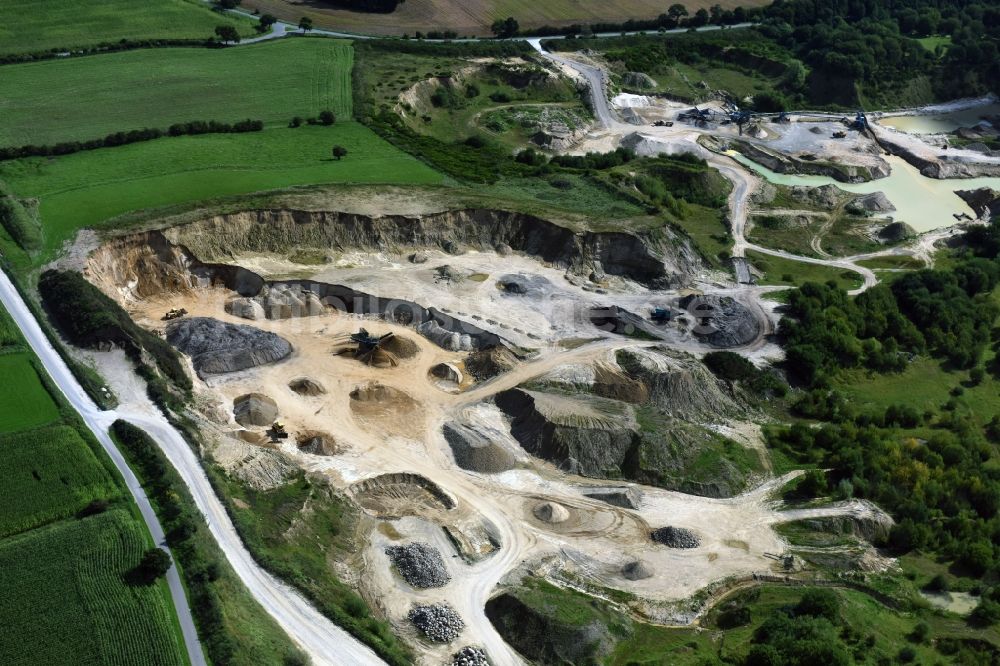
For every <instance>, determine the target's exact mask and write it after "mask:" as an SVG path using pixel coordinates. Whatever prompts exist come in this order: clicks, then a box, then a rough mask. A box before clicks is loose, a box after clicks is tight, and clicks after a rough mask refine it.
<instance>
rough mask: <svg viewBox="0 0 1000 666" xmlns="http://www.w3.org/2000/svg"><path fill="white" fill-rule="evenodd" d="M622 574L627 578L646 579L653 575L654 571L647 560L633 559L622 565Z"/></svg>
mask: <svg viewBox="0 0 1000 666" xmlns="http://www.w3.org/2000/svg"><path fill="white" fill-rule="evenodd" d="M622 576H623V577H624V578H625V579H626V580H645V579H647V578H652V577H653V572H652V571H651V570H650V568H649V567H648V566H646V564H645V562H642V561H641V560H632V561H631V562H629V563H627V564H626V565H625V566H623V567H622Z"/></svg>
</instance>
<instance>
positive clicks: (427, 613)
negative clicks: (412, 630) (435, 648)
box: [406, 604, 465, 643]
mask: <svg viewBox="0 0 1000 666" xmlns="http://www.w3.org/2000/svg"><path fill="white" fill-rule="evenodd" d="M406 617H407V619H408V620H409V621H410V622H412V623H413V626H415V627H416V628H417V629H419V630H420V633H422V634H423V635H424V636H426V637H427V638H428V639H429V640H432V641H434V642H435V643H447V642H449V641H453V640H455V639H456V638H458V635H459V634H461V633H462V630H463V629H465V621H464V620H462V618H461V617H460V616H459V614H458V613H456V612H455V609H454V608H452V607H451V606H449V605H448V604H418V605H416V606H414V607H413V608H411V609H410V612H409V613H408V614H407V616H406Z"/></svg>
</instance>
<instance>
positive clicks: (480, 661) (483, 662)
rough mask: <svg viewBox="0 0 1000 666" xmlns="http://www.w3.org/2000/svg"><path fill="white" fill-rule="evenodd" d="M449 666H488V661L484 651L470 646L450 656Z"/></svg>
mask: <svg viewBox="0 0 1000 666" xmlns="http://www.w3.org/2000/svg"><path fill="white" fill-rule="evenodd" d="M451 666H490V660H489V659H487V658H486V651H485V650H483V649H482V648H477V647H472V646H471V645H470V646H466V647H464V648H462V649H461V650H459V651H458V652H456V653H455V654H453V655H452V656H451Z"/></svg>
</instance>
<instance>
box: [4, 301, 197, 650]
mask: <svg viewBox="0 0 1000 666" xmlns="http://www.w3.org/2000/svg"><path fill="white" fill-rule="evenodd" d="M25 349H26V346H25V345H24V344H23V341H22V340H21V338H20V337H19V335H18V334H17V333H16V331H15V329H14V327H13V325H12V324H11V322H10V320H9V318H8V316H7V314H6V313H5V312H3V311H2V310H0V375H2V376H3V378H4V381H3V382H2V383H0V385H2V387H0V450H2V451H3V452H4V483H3V485H2V489H0V501H2V504H3V506H4V507H5V511H4V513H3V516H2V518H0V586H2V588H3V590H4V594H3V596H2V598H0V661H2V662H3V663H5V664H11V663H14V664H17V663H46V664H80V663H121V664H152V663H156V664H178V665H179V664H185V663H187V656H186V651H185V649H184V646H183V642H182V639H181V636H180V631H179V627H178V626H177V618H176V615H175V613H174V609H173V605H172V602H171V599H170V595H169V591H168V590H167V587H166V583H165V582H164V581H163V580H159V581H157V582H155V583H153V584H151V585H143V584H136V583H134V582H130V580H131V578H130V576H129V574H130V572H131V571H132V570H133V569H134V568H135V567H136V566H137V565H138V564H139V560H140V558H141V557H142V553H143V552H144V551H145V550H146V549H147V548H151V547H152V546H153V540H152V538H151V537H150V535H149V533H148V532H147V530H146V527H145V525H144V524H143V523H142V521H141V519H140V518H139V515H138V510H137V509H136V507H135V505H134V504H132V502H131V499H130V497H129V495H128V493H127V491H126V490H125V488H124V486H123V484H122V481H121V477H119V476H118V473H117V471H116V470H115V469H114V467H113V466H112V464H111V461H110V460H109V459H108V458H107V456H106V455H105V454H104V452H103V450H102V449H101V448H100V445H99V444H98V443H97V442H96V441H94V440H93V438H92V437H91V436H90V435H89V433H88V432H87V431H86V430H85V429H84V428H83V426H82V424H81V423H80V422H79V420H78V418H77V416H76V414H75V413H74V412H72V410H71V409H70V408H69V407H68V406H67V405H65V403H63V402H62V400H61V398H60V397H57V396H56V394H55V393H53V388H52V386H51V384H50V383H49V380H48V379H47V377H45V376H44V375H43V374H42V371H41V370H40V366H39V365H38V362H37V360H36V359H35V358H34V356H33V355H32V354H31V353H30V352H28V351H25Z"/></svg>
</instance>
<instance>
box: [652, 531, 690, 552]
mask: <svg viewBox="0 0 1000 666" xmlns="http://www.w3.org/2000/svg"><path fill="white" fill-rule="evenodd" d="M650 536H651V537H652V539H653V541H655V542H656V543H662V544H663V545H664V546H667V547H669V548H697V547H698V546H700V545H701V540H700V539H699V538H698V535H697V534H695V533H694V532H692V531H691V530H689V529H685V528H683V527H661V528H660V529H658V530H653V532H652V534H650Z"/></svg>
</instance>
